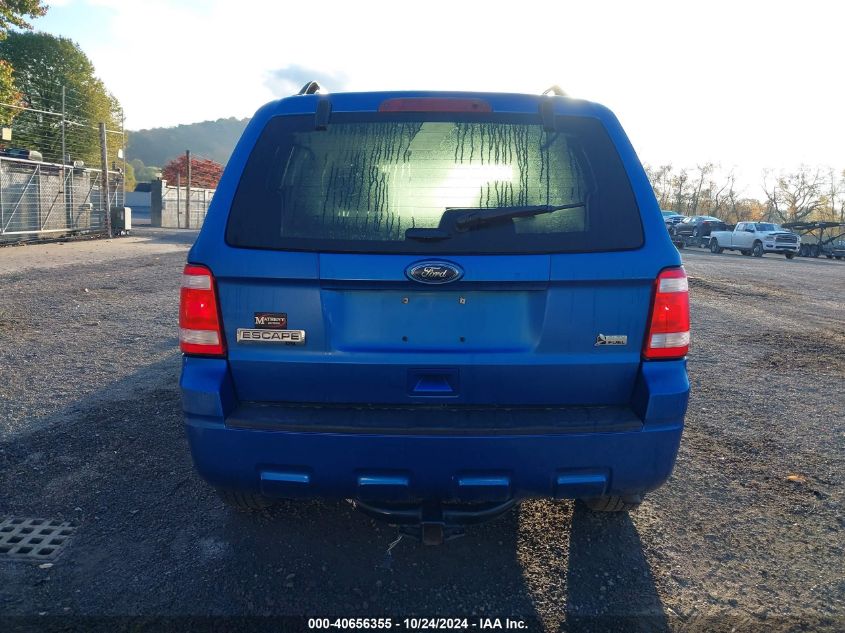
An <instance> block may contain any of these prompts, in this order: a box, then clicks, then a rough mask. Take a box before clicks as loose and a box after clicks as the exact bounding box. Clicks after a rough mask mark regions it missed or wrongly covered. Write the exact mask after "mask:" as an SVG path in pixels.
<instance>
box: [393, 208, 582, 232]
mask: <svg viewBox="0 0 845 633" xmlns="http://www.w3.org/2000/svg"><path fill="white" fill-rule="evenodd" d="M586 205H587V203H586V202H573V203H572V204H560V205H548V204H540V205H533V206H521V207H493V208H489V207H446V211H445V213H444V214H443V216H444V218H445V217H446V216H447V215H448V216H451V217H453V218H455V219H454V221H453V226H454V230H456V231H458V232H459V233H463V232H464V231H471V230H473V229H477V228H480V227H482V226H487V225H488V224H492V223H494V222H497V221H501V220H508V219H511V218H527V217H532V216H535V215H542V214H544V213H554V212H555V211H563V210H564V209H577V208H578V207H584V206H586ZM456 216H457V217H456ZM440 223H441V226H439V227H431V228H429V227H416V228H410V229H407V230H406V231H405V239H407V240H418V241H421V242H437V241H440V240H446V239H449V238H450V237H452V233H451V232H449V231H448V230H446V229H445V228H443V224H444V223H443V220H442V219H441V222H440ZM446 224H448V222H447V223H446Z"/></svg>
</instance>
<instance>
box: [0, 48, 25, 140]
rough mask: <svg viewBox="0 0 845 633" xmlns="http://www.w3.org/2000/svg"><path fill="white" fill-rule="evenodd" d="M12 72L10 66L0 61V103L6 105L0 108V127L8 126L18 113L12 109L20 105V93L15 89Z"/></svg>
mask: <svg viewBox="0 0 845 633" xmlns="http://www.w3.org/2000/svg"><path fill="white" fill-rule="evenodd" d="M12 72H13V70H12V65H11V64H10V63H9V62H7V61H6V60H5V59H0V103H2V104H7V105H5V106H3V107H0V125H10V124H11V123H12V120H13V119H14V118H15V116H17V114H18V113H19V112H20V110H18V109H17V108H15V107H14V106H17V105H19V104H20V102H21V93H20V92H18V91H17V90H16V89H15V83H14V79H13V78H12ZM10 106H11V107H10Z"/></svg>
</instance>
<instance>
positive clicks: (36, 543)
mask: <svg viewBox="0 0 845 633" xmlns="http://www.w3.org/2000/svg"><path fill="white" fill-rule="evenodd" d="M75 531H76V526H75V525H74V524H73V523H71V522H70V521H54V520H50V519H3V520H2V521H0V560H2V559H4V558H17V559H27V560H52V559H54V558H55V557H56V556H58V555H59V552H60V551H61V550H62V548H63V547H64V546H65V544H66V543H67V542H68V540H69V539H70V537H71V536H73V533H74V532H75Z"/></svg>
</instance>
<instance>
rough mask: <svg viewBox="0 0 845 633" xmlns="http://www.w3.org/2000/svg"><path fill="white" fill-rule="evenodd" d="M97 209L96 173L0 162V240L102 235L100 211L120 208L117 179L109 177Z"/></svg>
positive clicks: (120, 179)
mask: <svg viewBox="0 0 845 633" xmlns="http://www.w3.org/2000/svg"><path fill="white" fill-rule="evenodd" d="M109 194H110V195H109V201H108V204H103V202H104V201H103V200H102V196H101V178H100V170H99V169H88V168H75V167H72V166H70V165H58V164H54V163H44V162H38V161H30V160H23V159H17V158H6V157H0V241H14V240H22V239H32V238H34V237H38V236H39V235H41V234H59V233H83V232H84V233H100V232H105V231H106V227H107V225H106V217H105V212H106V211H105V210H106V209H109V208H111V207H116V206H123V197H124V194H123V174H122V173H120V172H117V171H114V172H112V171H110V172H109Z"/></svg>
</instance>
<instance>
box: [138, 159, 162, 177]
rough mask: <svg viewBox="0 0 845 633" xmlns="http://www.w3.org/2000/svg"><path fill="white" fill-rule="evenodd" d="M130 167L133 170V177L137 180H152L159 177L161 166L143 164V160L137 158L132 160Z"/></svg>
mask: <svg viewBox="0 0 845 633" xmlns="http://www.w3.org/2000/svg"><path fill="white" fill-rule="evenodd" d="M132 168H133V169H134V170H135V179H136V180H137V181H138V182H152V181H153V180H155V179H156V178H159V177H161V167H156V166H154V165H144V161H142V160H141V159H139V158H136V159H134V160H133V161H132Z"/></svg>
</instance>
